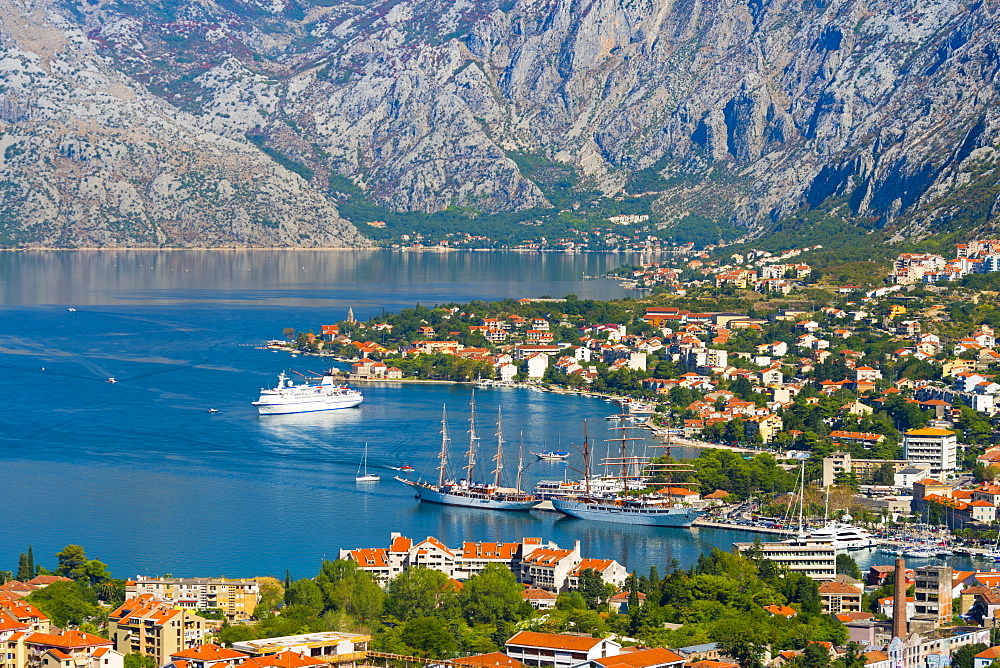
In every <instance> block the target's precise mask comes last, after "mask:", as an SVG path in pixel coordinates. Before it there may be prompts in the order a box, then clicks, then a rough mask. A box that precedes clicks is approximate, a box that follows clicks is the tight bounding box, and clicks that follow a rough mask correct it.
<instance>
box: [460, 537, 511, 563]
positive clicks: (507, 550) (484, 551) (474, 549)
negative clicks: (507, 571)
mask: <svg viewBox="0 0 1000 668" xmlns="http://www.w3.org/2000/svg"><path fill="white" fill-rule="evenodd" d="M520 547H521V545H520V543H473V542H469V541H467V542H465V543H462V557H463V558H465V559H513V558H514V556H515V555H516V554H517V552H518V550H519V549H520Z"/></svg>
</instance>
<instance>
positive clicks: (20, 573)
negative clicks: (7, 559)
mask: <svg viewBox="0 0 1000 668" xmlns="http://www.w3.org/2000/svg"><path fill="white" fill-rule="evenodd" d="M33 577H35V576H34V573H33V572H32V570H31V569H30V568H29V567H28V555H26V554H25V553H24V552H22V553H21V557H20V559H18V561H17V579H18V580H20V581H21V582H27V581H28V580H30V579H31V578H33Z"/></svg>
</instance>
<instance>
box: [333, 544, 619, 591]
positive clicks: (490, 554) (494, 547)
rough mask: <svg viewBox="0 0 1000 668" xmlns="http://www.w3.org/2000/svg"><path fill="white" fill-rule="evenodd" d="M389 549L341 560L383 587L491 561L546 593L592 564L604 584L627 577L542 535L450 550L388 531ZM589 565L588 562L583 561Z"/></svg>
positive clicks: (473, 569)
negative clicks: (409, 576)
mask: <svg viewBox="0 0 1000 668" xmlns="http://www.w3.org/2000/svg"><path fill="white" fill-rule="evenodd" d="M391 538H392V542H391V544H390V546H389V547H388V548H359V549H354V550H341V551H340V558H341V559H351V560H353V561H354V562H356V563H357V564H358V566H359V567H360V568H361V569H362V570H364V571H367V572H369V573H371V574H372V575H374V576H375V577H376V578H377V579H378V580H379V582H380V583H381V584H383V585H385V584H387V583H388V582H389V580H391V579H392V578H394V577H396V576H397V575H399V574H400V573H402V572H403V571H405V570H407V569H409V568H414V567H418V566H423V567H425V568H431V569H434V570H437V571H441V572H442V573H444V574H445V575H447V576H448V577H450V578H454V579H456V580H467V579H468V578H470V577H472V576H474V575H476V574H478V573H481V572H482V571H483V569H484V568H486V566H487V565H489V564H501V565H503V566H506V567H507V568H510V569H511V571H513V572H514V574H515V575H516V576H517V577H518V580H519V581H520V582H521V583H522V584H526V585H528V586H531V587H536V588H539V589H545V590H546V591H553V592H562V591H567V590H569V589H575V588H576V587H577V585H578V581H579V573H580V572H581V571H582V570H584V569H586V568H594V569H595V570H597V572H598V573H599V574H600V575H601V577H602V578H604V581H605V582H608V583H611V584H614V585H616V586H619V587H620V586H622V584H623V583H624V581H625V577H626V576H627V575H628V573H627V572H626V570H625V568H624V567H623V566H622V565H621V564H619V563H618V562H617V561H614V560H612V559H584V558H583V557H582V556H581V554H580V542H579V541H576V543H575V544H574V546H573V549H561V548H560V547H559V546H558V545H556V544H555V543H553V542H551V541H549V542H545V541H543V540H542V539H540V538H523V539H522V540H521V542H520V543H492V542H490V543H483V542H476V543H474V542H471V541H470V542H465V543H463V544H462V547H461V548H449V547H447V546H446V545H444V544H443V543H442V542H441V541H439V540H438V539H436V538H433V537H431V536H428V537H427V538H425V539H424V540H422V541H420V542H414V541H412V540H410V539H409V538H406V537H404V536H401V535H400V534H398V533H393V534H392V535H391ZM581 564H589V565H581Z"/></svg>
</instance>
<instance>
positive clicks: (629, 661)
mask: <svg viewBox="0 0 1000 668" xmlns="http://www.w3.org/2000/svg"><path fill="white" fill-rule="evenodd" d="M683 662H684V657H683V656H681V655H680V654H676V653H674V652H671V651H670V650H669V649H664V648H663V647H651V648H650V649H642V650H638V651H635V652H625V653H622V654H619V655H618V656H608V657H604V658H601V659H597V660H596V663H599V664H601V665H602V666H604V667H605V668H611V666H629V668H651V667H652V666H663V665H666V664H671V663H683Z"/></svg>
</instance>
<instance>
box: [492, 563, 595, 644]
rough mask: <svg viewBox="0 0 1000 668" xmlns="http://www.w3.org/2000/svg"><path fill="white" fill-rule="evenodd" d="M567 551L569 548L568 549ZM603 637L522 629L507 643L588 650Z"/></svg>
mask: <svg viewBox="0 0 1000 668" xmlns="http://www.w3.org/2000/svg"><path fill="white" fill-rule="evenodd" d="M566 551H567V552H568V551H569V550H566ZM602 641H603V639H602V638H585V637H583V636H568V635H563V634H561V633H538V632H536V631H521V632H520V633H518V634H516V635H515V636H514V637H513V638H511V639H510V640H508V641H507V645H517V646H520V647H545V648H549V649H568V650H575V651H580V652H587V651H589V650H591V649H593V648H594V647H595V646H597V645H599V644H600V643H601V642H602Z"/></svg>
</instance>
